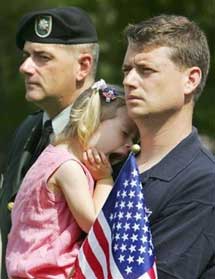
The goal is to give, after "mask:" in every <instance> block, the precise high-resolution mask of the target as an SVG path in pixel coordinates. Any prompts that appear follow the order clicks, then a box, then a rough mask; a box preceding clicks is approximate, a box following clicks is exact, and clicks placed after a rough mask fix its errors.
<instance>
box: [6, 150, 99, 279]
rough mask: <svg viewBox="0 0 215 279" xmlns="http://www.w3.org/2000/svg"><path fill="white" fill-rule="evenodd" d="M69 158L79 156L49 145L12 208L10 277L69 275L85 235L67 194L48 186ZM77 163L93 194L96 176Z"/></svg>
mask: <svg viewBox="0 0 215 279" xmlns="http://www.w3.org/2000/svg"><path fill="white" fill-rule="evenodd" d="M68 160H75V159H74V158H73V157H72V155H71V154H70V153H69V152H68V151H67V150H66V149H63V148H61V147H58V146H56V147H54V146H53V145H49V146H48V147H47V148H46V149H45V150H44V151H43V152H42V154H41V155H40V156H39V158H38V159H37V161H36V162H35V163H34V165H33V166H32V167H31V168H30V169H29V171H28V172H27V174H26V176H25V178H24V180H23V182H22V184H21V187H20V190H19V192H18V194H17V196H16V200H15V203H14V207H13V210H12V228H11V231H10V233H9V236H8V246H7V253H6V265H7V272H8V275H9V277H21V278H37V279H38V278H41V279H46V278H50V279H51V278H52V279H54V278H56V279H61V278H62V279H65V278H68V275H69V273H70V271H71V269H72V266H73V263H74V261H75V258H76V256H77V254H78V250H79V248H80V245H81V243H82V240H83V239H82V238H83V235H82V233H81V229H80V228H79V226H78V224H77V223H76V221H75V219H74V218H73V216H72V214H71V212H70V210H69V208H68V206H67V203H66V200H65V198H64V196H63V194H62V193H60V192H58V193H54V192H51V191H50V190H49V189H48V188H47V180H48V179H49V177H50V176H51V175H52V174H53V173H54V172H55V171H56V169H57V168H59V166H60V165H62V164H63V163H64V162H66V161H68ZM76 161H77V160H76ZM77 162H78V163H79V164H80V165H81V166H82V168H83V170H84V172H85V174H86V176H87V178H88V182H89V190H90V192H91V193H92V192H93V186H94V181H93V178H92V176H91V175H90V173H89V171H88V170H87V169H86V167H85V166H84V165H83V164H82V163H81V162H80V161H77Z"/></svg>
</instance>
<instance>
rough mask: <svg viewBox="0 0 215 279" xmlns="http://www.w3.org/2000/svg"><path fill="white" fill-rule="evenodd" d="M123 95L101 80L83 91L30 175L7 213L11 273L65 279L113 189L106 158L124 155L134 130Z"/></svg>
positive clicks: (8, 266)
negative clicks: (68, 119)
mask: <svg viewBox="0 0 215 279" xmlns="http://www.w3.org/2000/svg"><path fill="white" fill-rule="evenodd" d="M122 93H123V92H120V91H119V90H116V89H114V88H112V87H109V86H107V85H106V84H105V82H104V81H103V80H101V81H99V82H97V83H96V84H95V85H94V86H93V87H92V88H90V89H88V90H87V91H85V92H84V93H83V94H82V95H81V96H80V97H79V98H78V99H77V100H76V102H75V103H74V105H73V107H72V111H71V120H70V123H69V125H68V126H67V127H66V128H65V130H64V132H63V133H62V134H61V135H60V136H59V137H58V138H56V139H55V140H54V141H53V143H52V144H50V145H49V146H48V147H47V148H46V149H45V150H44V151H43V152H42V154H41V155H40V156H39V158H38V159H37V161H36V162H35V163H34V164H33V166H32V167H31V168H30V170H29V171H28V172H27V174H26V176H25V178H24V180H23V182H22V185H21V188H20V191H19V193H18V195H17V197H16V200H15V203H14V207H13V210H12V228H11V231H10V234H9V237H8V246H7V253H6V264H7V272H8V276H9V277H10V278H13V279H15V278H16V279H17V278H37V279H40V278H41V279H42V278H43V279H46V278H52V279H53V278H57V279H61V278H62V279H65V278H69V274H70V272H71V270H72V267H73V263H74V261H75V258H76V256H77V254H78V250H79V248H80V245H81V243H82V240H83V234H82V231H84V232H86V233H87V232H88V231H89V229H90V227H91V226H92V224H93V222H94V220H95V219H96V216H97V214H98V212H99V210H100V209H101V207H102V205H103V204H104V202H105V200H106V198H107V196H108V194H109V193H110V191H111V189H112V185H113V181H112V177H111V167H110V164H109V161H108V159H107V157H108V156H109V155H110V154H111V153H117V154H120V155H124V156H125V155H126V154H127V153H128V151H129V147H130V145H131V144H132V138H133V137H134V136H135V133H136V128H135V126H134V124H133V122H132V121H131V120H130V119H129V118H128V115H127V111H126V106H125V102H124V98H123V94H122ZM87 149H88V151H86V150H87ZM97 149H98V150H99V151H96V150H97ZM83 153H84V155H83ZM104 154H105V155H106V156H107V157H106V156H105V155H104ZM82 156H83V160H84V162H85V163H86V165H90V164H92V166H91V168H90V169H91V172H92V174H91V173H90V172H89V171H88V169H87V168H86V166H85V165H83V164H82V162H81V161H82ZM94 181H96V186H95V189H94Z"/></svg>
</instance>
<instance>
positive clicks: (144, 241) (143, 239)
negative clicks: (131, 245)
mask: <svg viewBox="0 0 215 279" xmlns="http://www.w3.org/2000/svg"><path fill="white" fill-rule="evenodd" d="M141 241H142V243H146V242H147V237H146V236H145V235H143V236H142V237H141Z"/></svg>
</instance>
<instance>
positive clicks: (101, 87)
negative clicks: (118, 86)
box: [92, 79, 117, 103]
mask: <svg viewBox="0 0 215 279" xmlns="http://www.w3.org/2000/svg"><path fill="white" fill-rule="evenodd" d="M92 89H95V90H96V91H97V92H99V93H101V94H102V96H103V97H105V102H106V103H110V102H111V101H113V100H115V99H116V97H117V92H116V90H115V88H113V87H110V86H108V85H107V84H106V82H105V81H104V80H103V79H100V80H99V81H97V82H95V83H94V84H93V86H92Z"/></svg>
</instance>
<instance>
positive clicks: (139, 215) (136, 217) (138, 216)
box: [134, 212, 141, 221]
mask: <svg viewBox="0 0 215 279" xmlns="http://www.w3.org/2000/svg"><path fill="white" fill-rule="evenodd" d="M134 218H135V220H136V221H138V220H141V214H140V213H137V212H136V214H135V215H134Z"/></svg>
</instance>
